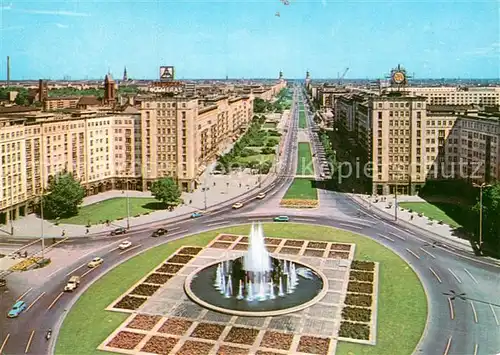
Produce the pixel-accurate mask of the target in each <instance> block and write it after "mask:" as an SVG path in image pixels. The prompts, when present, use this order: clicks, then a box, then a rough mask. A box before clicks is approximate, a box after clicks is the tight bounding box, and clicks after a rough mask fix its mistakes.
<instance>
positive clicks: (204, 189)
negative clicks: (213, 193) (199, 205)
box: [202, 187, 208, 211]
mask: <svg viewBox="0 0 500 355" xmlns="http://www.w3.org/2000/svg"><path fill="white" fill-rule="evenodd" d="M202 190H203V197H204V200H205V211H206V210H207V190H208V187H203V188H202Z"/></svg>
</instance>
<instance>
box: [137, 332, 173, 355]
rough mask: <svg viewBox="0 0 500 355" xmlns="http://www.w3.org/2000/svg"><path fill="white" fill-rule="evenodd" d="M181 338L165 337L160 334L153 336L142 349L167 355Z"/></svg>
mask: <svg viewBox="0 0 500 355" xmlns="http://www.w3.org/2000/svg"><path fill="white" fill-rule="evenodd" d="M178 341H179V340H178V339H175V338H165V337H160V336H156V335H155V336H152V337H151V339H149V340H148V342H147V343H146V345H144V346H143V348H142V349H141V351H142V352H147V353H153V354H161V355H167V354H168V353H170V351H172V349H173V348H174V347H175V345H176V344H177V342H178Z"/></svg>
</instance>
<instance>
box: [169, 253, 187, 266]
mask: <svg viewBox="0 0 500 355" xmlns="http://www.w3.org/2000/svg"><path fill="white" fill-rule="evenodd" d="M192 258H193V256H192V255H174V256H172V257H171V258H170V259H168V260H167V263H175V264H187V263H188V262H189V260H191V259H192Z"/></svg>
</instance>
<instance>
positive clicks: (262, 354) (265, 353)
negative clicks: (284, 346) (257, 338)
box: [255, 350, 281, 355]
mask: <svg viewBox="0 0 500 355" xmlns="http://www.w3.org/2000/svg"><path fill="white" fill-rule="evenodd" d="M255 355H281V353H274V352H272V351H262V350H258V351H257V352H256V353H255Z"/></svg>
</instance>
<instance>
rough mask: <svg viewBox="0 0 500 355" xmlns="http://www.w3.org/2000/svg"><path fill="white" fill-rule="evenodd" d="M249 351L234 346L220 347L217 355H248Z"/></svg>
mask: <svg viewBox="0 0 500 355" xmlns="http://www.w3.org/2000/svg"><path fill="white" fill-rule="evenodd" d="M248 354H249V350H248V349H244V348H238V347H235V346H229V345H221V347H220V348H219V350H217V355H248Z"/></svg>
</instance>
